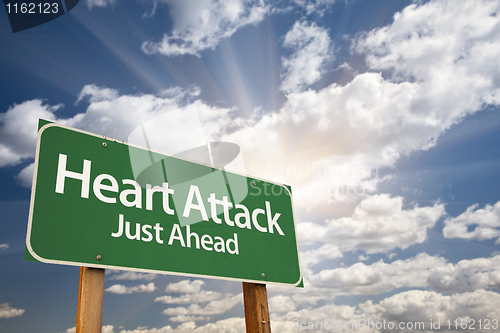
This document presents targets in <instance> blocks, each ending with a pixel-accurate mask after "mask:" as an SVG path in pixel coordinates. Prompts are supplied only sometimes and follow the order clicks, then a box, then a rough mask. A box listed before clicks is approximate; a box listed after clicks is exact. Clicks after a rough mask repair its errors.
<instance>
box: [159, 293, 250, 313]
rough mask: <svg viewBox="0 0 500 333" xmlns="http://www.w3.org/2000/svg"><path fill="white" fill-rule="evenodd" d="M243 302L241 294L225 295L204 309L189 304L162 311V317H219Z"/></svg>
mask: <svg viewBox="0 0 500 333" xmlns="http://www.w3.org/2000/svg"><path fill="white" fill-rule="evenodd" d="M242 302H243V294H238V295H232V294H226V295H225V296H224V298H222V299H219V300H215V301H211V302H210V303H208V304H207V305H206V306H205V307H201V306H199V305H198V304H191V305H190V306H188V307H176V308H168V309H165V310H163V314H164V315H168V316H187V315H194V316H209V315H220V314H223V313H225V312H227V311H229V310H231V309H232V308H233V307H234V306H235V305H236V304H239V303H242Z"/></svg>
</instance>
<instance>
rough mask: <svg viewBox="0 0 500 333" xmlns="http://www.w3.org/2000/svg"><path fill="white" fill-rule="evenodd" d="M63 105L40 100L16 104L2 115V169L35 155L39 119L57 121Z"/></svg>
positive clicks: (0, 151) (0, 143)
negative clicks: (48, 103)
mask: <svg viewBox="0 0 500 333" xmlns="http://www.w3.org/2000/svg"><path fill="white" fill-rule="evenodd" d="M60 108H62V105H61V104H59V105H54V106H50V105H47V104H44V102H43V101H42V100H40V99H34V100H31V101H26V102H23V103H21V104H14V105H13V106H11V107H10V108H9V109H8V110H7V112H5V113H2V114H0V167H5V166H11V165H15V164H18V163H20V162H21V161H22V160H24V159H27V158H32V157H33V156H34V155H35V143H36V136H37V126H38V118H43V119H46V120H55V119H56V116H55V114H54V113H55V112H56V111H57V110H59V109H60Z"/></svg>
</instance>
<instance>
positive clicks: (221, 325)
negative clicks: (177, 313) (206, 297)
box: [120, 318, 245, 333]
mask: <svg viewBox="0 0 500 333" xmlns="http://www.w3.org/2000/svg"><path fill="white" fill-rule="evenodd" d="M241 332H245V319H243V318H228V319H224V320H219V321H217V322H215V323H209V324H206V325H204V326H200V327H196V324H195V323H194V322H186V323H183V324H181V325H179V326H177V327H176V328H172V327H170V326H165V327H162V328H151V329H139V328H138V329H135V330H131V331H126V330H122V331H120V333H241Z"/></svg>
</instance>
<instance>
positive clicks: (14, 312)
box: [0, 303, 26, 318]
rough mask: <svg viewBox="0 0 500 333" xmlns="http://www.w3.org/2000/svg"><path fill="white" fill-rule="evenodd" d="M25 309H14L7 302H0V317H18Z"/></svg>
mask: <svg viewBox="0 0 500 333" xmlns="http://www.w3.org/2000/svg"><path fill="white" fill-rule="evenodd" d="M25 311H26V310H23V309H16V308H13V307H11V306H10V304H9V303H3V304H0V318H12V317H19V316H20V315H22V314H23V313H24V312H25Z"/></svg>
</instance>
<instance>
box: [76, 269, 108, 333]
mask: <svg viewBox="0 0 500 333" xmlns="http://www.w3.org/2000/svg"><path fill="white" fill-rule="evenodd" d="M103 296H104V269H101V268H90V267H80V287H79V289H78V310H77V313H76V333H101V332H102V300H103Z"/></svg>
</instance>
